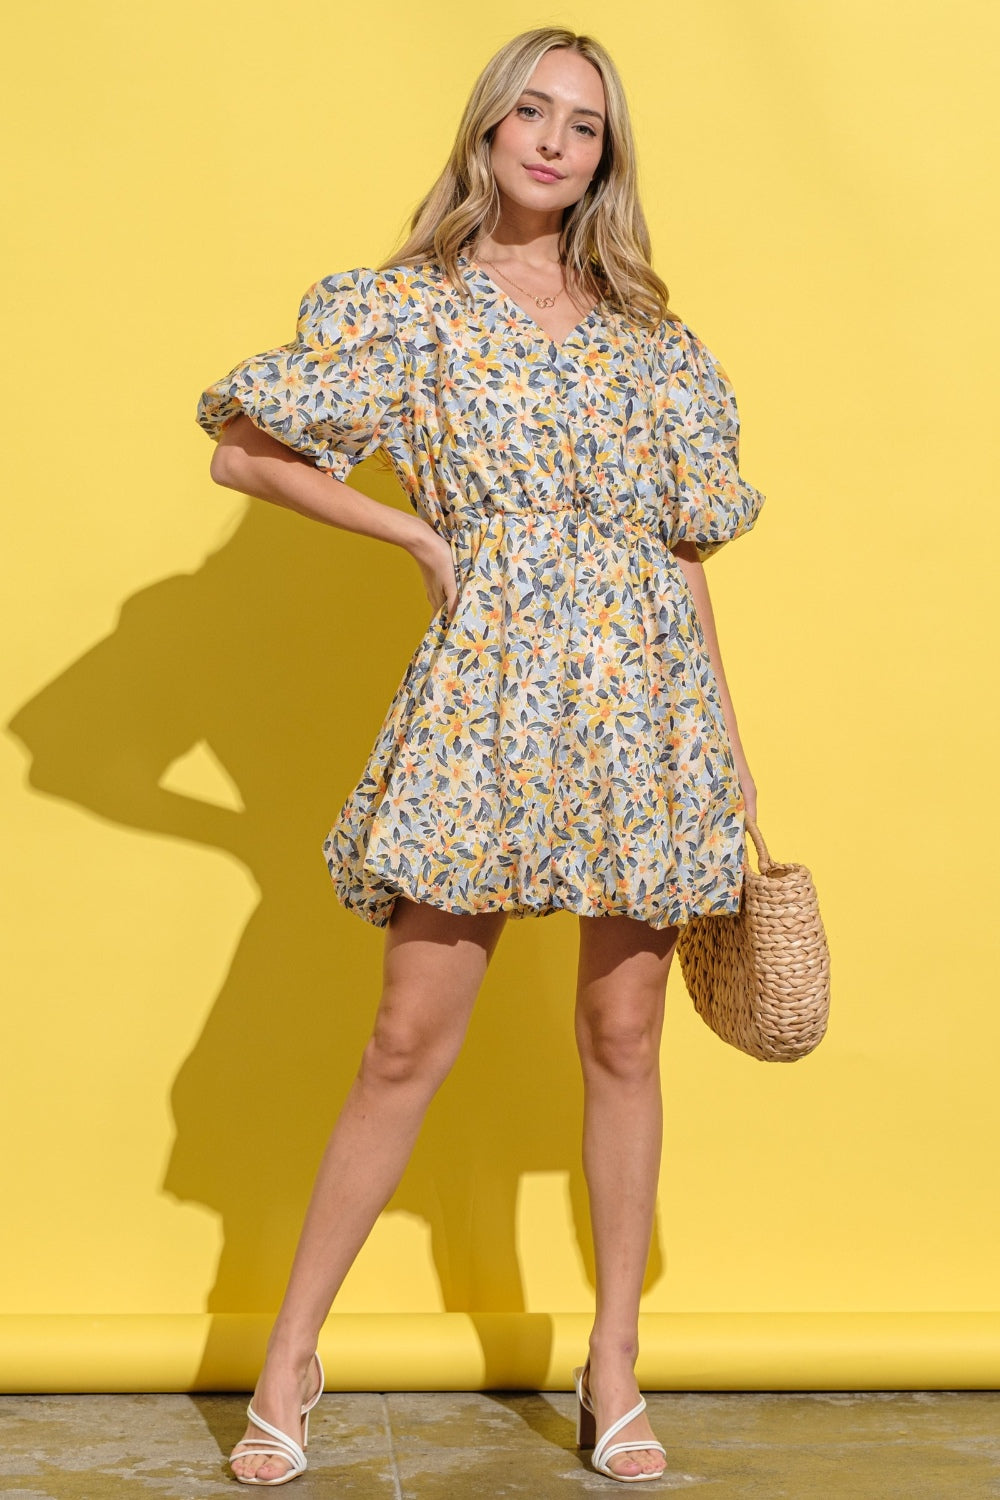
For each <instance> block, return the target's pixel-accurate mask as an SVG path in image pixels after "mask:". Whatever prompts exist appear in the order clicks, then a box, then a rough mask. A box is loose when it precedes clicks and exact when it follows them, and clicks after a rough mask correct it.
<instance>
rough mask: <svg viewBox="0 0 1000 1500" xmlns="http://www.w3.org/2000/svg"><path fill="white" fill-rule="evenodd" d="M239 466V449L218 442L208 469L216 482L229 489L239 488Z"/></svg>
mask: <svg viewBox="0 0 1000 1500" xmlns="http://www.w3.org/2000/svg"><path fill="white" fill-rule="evenodd" d="M239 467H240V465H239V453H238V451H237V450H236V449H235V448H232V447H230V445H229V444H228V443H216V445H215V452H214V453H213V454H212V462H211V465H210V466H209V471H208V472H209V474H210V475H211V476H212V479H213V480H214V481H215V483H216V484H221V485H222V486H223V487H224V488H225V489H228V490H232V489H238V488H239V475H238V472H237V471H238V469H239Z"/></svg>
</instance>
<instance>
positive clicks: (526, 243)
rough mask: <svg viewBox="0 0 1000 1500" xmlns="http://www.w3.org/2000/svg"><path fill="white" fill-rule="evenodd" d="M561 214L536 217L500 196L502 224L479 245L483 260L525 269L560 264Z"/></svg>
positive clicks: (537, 214) (558, 212)
mask: <svg viewBox="0 0 1000 1500" xmlns="http://www.w3.org/2000/svg"><path fill="white" fill-rule="evenodd" d="M562 220H563V215H562V210H561V209H559V210H558V211H557V212H553V213H537V212H536V211H534V210H532V209H528V208H522V207H521V206H520V204H517V203H511V202H510V200H509V199H506V198H504V197H503V195H501V198H500V220H499V223H498V224H497V225H496V227H495V228H494V229H493V231H492V233H491V234H484V235H482V236H481V237H480V239H479V240H478V242H477V244H476V254H477V255H478V256H479V258H480V259H481V260H492V259H494V258H496V259H497V260H519V261H522V262H523V263H524V264H525V265H534V266H556V265H558V264H559V237H560V235H561V234H562Z"/></svg>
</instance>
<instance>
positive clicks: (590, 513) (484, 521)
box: [442, 504, 668, 536]
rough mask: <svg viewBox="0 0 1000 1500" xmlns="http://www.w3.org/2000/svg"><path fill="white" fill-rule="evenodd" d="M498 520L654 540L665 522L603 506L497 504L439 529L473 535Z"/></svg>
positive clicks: (652, 514) (658, 516) (657, 515)
mask: <svg viewBox="0 0 1000 1500" xmlns="http://www.w3.org/2000/svg"><path fill="white" fill-rule="evenodd" d="M497 517H500V518H501V519H502V520H504V521H514V522H520V523H522V524H525V525H527V524H532V525H534V526H537V527H539V528H540V529H543V528H544V527H545V525H546V523H547V522H550V521H551V522H557V523H559V522H565V521H566V520H571V521H577V522H586V523H587V524H588V525H591V526H595V527H597V528H598V529H604V528H607V529H615V528H624V529H626V530H628V531H639V532H646V533H648V534H651V535H654V536H659V535H661V534H662V531H663V528H664V526H665V525H666V524H667V521H668V518H667V516H666V515H665V514H664V513H663V512H659V511H650V510H649V509H648V508H646V509H640V508H634V509H630V510H615V509H614V508H613V507H609V506H607V505H602V506H601V507H600V508H599V509H595V508H594V507H593V506H589V505H546V506H545V507H544V508H540V509H537V510H535V509H532V508H529V507H527V506H514V505H504V504H498V505H488V506H482V507H481V508H477V509H471V508H466V509H464V510H463V511H462V513H461V515H453V516H447V517H445V518H444V520H443V522H442V527H443V529H444V530H445V531H447V532H449V533H458V532H462V531H473V530H478V529H480V528H482V527H484V526H488V525H489V524H490V522H491V521H493V520H495V519H496V518H497Z"/></svg>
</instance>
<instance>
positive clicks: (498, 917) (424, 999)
mask: <svg viewBox="0 0 1000 1500" xmlns="http://www.w3.org/2000/svg"><path fill="white" fill-rule="evenodd" d="M505 919H506V918H505V913H504V912H480V913H475V914H466V913H460V912H449V911H442V910H440V909H439V908H438V907H435V906H428V905H426V904H425V903H424V902H417V901H411V900H409V899H408V898H407V897H405V896H400V897H398V898H397V900H396V904H395V907H394V909H393V913H392V917H391V919H390V921H389V925H388V927H387V928H386V934H385V948H384V950H383V962H382V999H381V1003H380V1006H379V1016H380V1019H381V1020H383V1021H386V1020H389V1019H390V1018H391V1019H393V1020H395V1021H397V1022H402V1023H404V1024H406V1025H407V1026H408V1027H413V1028H416V1029H419V1030H430V1031H437V1032H447V1031H449V1030H455V1029H458V1030H459V1031H464V1029H465V1025H466V1023H467V1021H468V1018H469V1015H470V1014H471V1011H472V1007H473V1005H474V1003H475V999H476V996H477V994H478V993H479V987H480V985H481V984H482V981H483V978H484V976H485V974H486V970H487V967H488V965H489V961H490V959H491V958H492V956H493V952H494V950H495V948H496V945H497V943H498V942H499V940H500V934H501V932H502V931H503V927H504V922H505Z"/></svg>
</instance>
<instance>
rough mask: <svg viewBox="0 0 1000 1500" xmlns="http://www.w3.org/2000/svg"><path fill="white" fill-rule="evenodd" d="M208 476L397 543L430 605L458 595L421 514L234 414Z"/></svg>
mask: <svg viewBox="0 0 1000 1500" xmlns="http://www.w3.org/2000/svg"><path fill="white" fill-rule="evenodd" d="M211 474H212V478H213V479H214V480H215V482H216V484H221V485H225V486H226V488H227V489H231V490H239V491H240V492H241V494H244V495H252V496H253V497H254V498H255V499H258V500H268V501H270V502H271V503H272V504H274V505H283V506H284V507H285V508H286V509H287V510H294V511H297V512H298V513H299V515H301V516H309V517H310V518H311V519H313V520H315V521H323V522H325V523H326V524H327V525H328V526H339V527H340V528H341V529H342V530H343V531H355V532H359V533H360V534H361V535H362V536H370V537H374V538H375V539H376V540H378V541H383V542H392V543H393V544H394V545H395V546H397V547H402V548H403V549H404V550H405V551H406V552H409V554H410V556H411V557H412V558H413V559H414V561H415V562H416V564H417V566H418V567H419V568H420V572H421V574H422V576H423V580H424V589H425V591H426V594H427V598H428V599H429V601H430V603H431V604H432V605H433V606H434V608H435V610H438V609H440V608H441V607H442V606H443V605H445V604H447V606H448V613H449V615H450V614H452V613H453V612H454V609H455V604H456V602H457V598H458V590H457V587H456V583H455V568H454V562H453V560H452V554H451V547H450V545H449V543H448V540H447V538H446V537H443V536H441V535H440V534H439V533H438V532H436V531H435V530H434V528H433V526H429V525H428V524H427V522H426V521H424V520H422V519H421V518H420V516H417V515H411V514H408V513H407V512H406V511H403V510H396V509H395V507H394V506H391V505H383V504H381V502H380V501H378V500H372V499H371V498H370V497H369V496H368V495H362V494H360V493H359V491H357V490H355V489H352V488H351V486H350V485H347V484H342V483H341V481H340V480H339V479H335V478H334V477H333V475H332V474H324V473H323V472H322V471H321V470H320V469H317V468H316V466H315V464H312V463H310V462H309V460H308V459H307V458H304V457H303V456H302V454H300V453H296V452H295V450H294V449H292V448H288V447H286V446H285V444H284V443H279V442H278V441H277V439H276V438H273V437H271V436H270V435H269V434H268V433H266V432H261V430H260V429H259V428H258V427H255V426H254V424H253V422H251V420H250V418H249V417H246V416H239V417H236V418H234V420H233V421H232V422H230V423H229V425H228V426H227V427H226V428H225V429H224V431H223V432H222V434H221V436H220V437H219V440H218V442H217V444H216V446H215V452H214V453H213V454H212V468H211Z"/></svg>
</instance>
